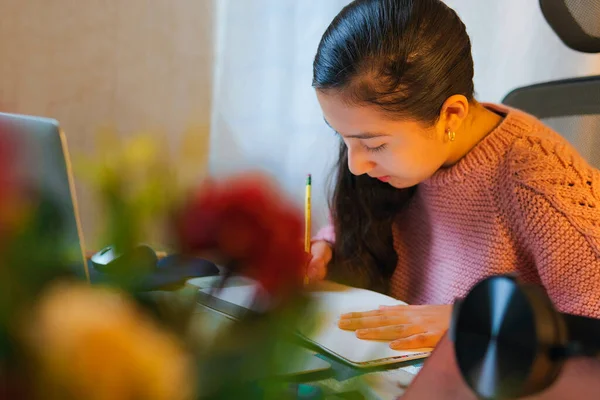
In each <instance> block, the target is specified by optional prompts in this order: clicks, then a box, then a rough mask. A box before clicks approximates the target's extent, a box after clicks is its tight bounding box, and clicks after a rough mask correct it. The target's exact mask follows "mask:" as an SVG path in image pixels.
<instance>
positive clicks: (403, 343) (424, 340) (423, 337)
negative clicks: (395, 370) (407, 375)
mask: <svg viewBox="0 0 600 400" xmlns="http://www.w3.org/2000/svg"><path fill="white" fill-rule="evenodd" d="M443 334H444V332H441V331H437V332H423V333H417V334H414V335H411V336H408V337H402V338H399V339H396V340H394V341H393V342H391V343H390V348H392V349H394V350H413V349H421V348H428V347H435V346H436V345H437V343H438V342H439V341H440V338H441V337H442V335H443Z"/></svg>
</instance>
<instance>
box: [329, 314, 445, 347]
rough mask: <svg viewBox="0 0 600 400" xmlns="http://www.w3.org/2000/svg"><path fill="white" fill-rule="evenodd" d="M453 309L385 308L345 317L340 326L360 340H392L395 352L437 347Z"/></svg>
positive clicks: (345, 315) (391, 344)
mask: <svg viewBox="0 0 600 400" xmlns="http://www.w3.org/2000/svg"><path fill="white" fill-rule="evenodd" d="M451 314H452V305H439V306H437V305H436V306H431V305H424V306H382V307H380V308H379V309H378V310H373V311H367V312H355V313H349V314H344V315H342V316H341V317H340V320H339V322H338V326H339V327H340V328H341V329H346V330H352V331H356V336H357V337H358V338H359V339H372V340H390V341H391V342H390V347H391V348H392V349H394V350H409V349H418V348H423V347H435V345H436V344H437V342H438V341H439V340H440V338H441V337H442V336H443V335H444V333H446V331H447V330H448V327H449V325H450V316H451Z"/></svg>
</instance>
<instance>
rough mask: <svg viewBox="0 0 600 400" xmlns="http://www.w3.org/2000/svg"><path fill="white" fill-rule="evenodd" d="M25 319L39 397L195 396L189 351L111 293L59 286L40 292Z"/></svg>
mask: <svg viewBox="0 0 600 400" xmlns="http://www.w3.org/2000/svg"><path fill="white" fill-rule="evenodd" d="M26 323H27V325H26V327H27V328H26V330H25V333H26V334H25V338H26V339H27V340H26V342H28V343H29V344H30V350H31V352H32V356H33V357H34V359H35V360H36V361H37V363H38V365H39V371H37V372H38V374H39V375H38V378H39V381H38V383H39V384H40V387H38V388H37V389H38V390H39V391H40V392H39V393H38V395H40V396H39V397H41V398H44V399H63V398H73V399H89V400H109V399H110V400H129V399H146V400H187V399H192V398H194V397H193V396H194V389H195V388H194V382H195V376H194V368H193V367H192V366H193V364H192V362H191V361H192V360H191V359H190V358H189V355H188V354H186V353H185V352H184V349H183V348H182V346H181V345H180V344H179V343H178V342H177V339H176V338H175V337H174V336H171V335H169V334H167V333H166V331H164V330H162V329H161V328H159V327H158V325H156V324H154V322H153V321H151V320H150V319H149V318H148V317H146V316H145V315H143V314H142V313H141V312H139V310H138V309H137V308H136V307H135V306H134V305H133V303H131V302H130V301H129V299H128V298H126V297H125V296H123V295H121V294H119V293H118V292H116V291H111V290H109V289H104V288H99V287H90V286H88V285H86V284H83V283H59V284H56V285H54V286H52V287H50V288H49V289H48V290H47V291H46V292H45V293H44V294H43V295H42V296H41V298H40V302H39V304H38V307H37V309H36V310H35V311H34V313H33V315H28V316H27V321H26Z"/></svg>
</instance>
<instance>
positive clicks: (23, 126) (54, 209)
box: [0, 113, 89, 280]
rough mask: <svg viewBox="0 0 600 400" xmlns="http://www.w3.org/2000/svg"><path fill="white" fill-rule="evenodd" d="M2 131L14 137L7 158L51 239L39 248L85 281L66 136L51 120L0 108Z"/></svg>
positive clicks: (87, 276) (56, 123)
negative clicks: (31, 195) (34, 200)
mask: <svg viewBox="0 0 600 400" xmlns="http://www.w3.org/2000/svg"><path fill="white" fill-rule="evenodd" d="M0 132H3V134H5V135H8V136H9V138H12V139H14V141H13V142H14V143H16V146H17V154H18V156H17V157H14V160H11V168H13V172H14V174H15V175H14V176H15V177H16V179H17V180H18V181H19V183H23V184H24V185H25V187H26V188H27V189H28V190H31V191H32V193H35V194H36V197H38V198H39V200H40V202H39V203H36V204H37V213H36V214H35V215H36V217H35V218H37V219H42V220H40V221H33V222H32V223H34V224H37V225H40V226H43V229H45V230H46V231H47V232H49V234H48V236H47V237H49V238H50V239H51V240H49V242H50V244H49V245H47V246H44V244H40V252H42V249H43V252H44V254H46V255H48V256H49V257H55V259H56V260H60V261H61V263H65V264H66V265H69V267H70V268H72V269H73V272H74V273H75V274H76V275H77V276H79V277H81V278H83V279H87V280H89V273H88V270H87V265H86V261H85V258H84V244H83V239H82V236H81V227H80V221H79V215H78V211H77V200H76V197H75V192H74V185H73V179H72V174H71V170H70V160H69V155H68V151H67V146H66V141H65V138H64V135H63V134H62V133H61V131H60V128H59V125H58V122H57V121H55V120H52V119H46V118H39V117H29V116H22V115H13V114H4V113H0Z"/></svg>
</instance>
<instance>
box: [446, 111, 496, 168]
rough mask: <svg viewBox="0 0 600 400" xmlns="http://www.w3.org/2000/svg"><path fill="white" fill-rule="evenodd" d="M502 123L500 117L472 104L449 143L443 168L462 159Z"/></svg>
mask: <svg viewBox="0 0 600 400" xmlns="http://www.w3.org/2000/svg"><path fill="white" fill-rule="evenodd" d="M500 122H502V117H501V116H500V115H498V114H496V113H495V112H493V111H490V110H488V109H487V108H485V107H484V106H482V105H481V104H479V103H477V102H473V104H472V106H471V108H470V109H469V115H468V116H467V118H466V119H465V121H464V122H463V123H462V124H461V127H460V128H459V129H458V130H457V131H456V140H455V141H454V142H452V143H451V146H452V149H451V150H450V155H449V157H448V159H447V160H446V162H445V163H444V167H450V166H452V165H454V164H456V163H457V162H458V161H459V160H460V159H462V158H463V157H464V156H465V155H467V153H469V151H471V149H472V148H473V147H475V146H476V145H477V143H479V142H480V141H481V140H482V139H483V138H485V137H486V136H487V135H488V134H489V133H490V132H492V131H493V130H494V129H496V127H497V126H498V125H499V124H500Z"/></svg>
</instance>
